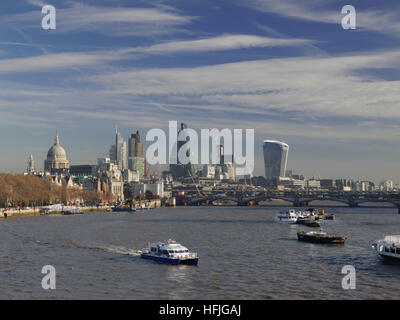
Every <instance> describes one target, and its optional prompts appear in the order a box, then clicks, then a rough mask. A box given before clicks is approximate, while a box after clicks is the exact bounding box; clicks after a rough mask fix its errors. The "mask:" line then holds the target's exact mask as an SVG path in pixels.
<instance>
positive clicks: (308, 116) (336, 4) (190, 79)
mask: <svg viewBox="0 0 400 320" xmlns="http://www.w3.org/2000/svg"><path fill="white" fill-rule="evenodd" d="M46 4H50V5H53V6H54V7H55V8H56V29H55V30H43V29H42V26H41V21H42V18H43V17H44V15H43V14H42V13H41V11H42V7H43V6H44V5H46ZM345 5H353V6H354V7H355V9H356V14H357V16H356V29H355V30H352V29H349V30H345V29H343V28H342V25H341V21H342V18H343V17H344V16H345V14H342V13H341V11H342V7H343V6H345ZM399 89H400V2H399V1H398V0H382V1H370V0H358V1H354V3H352V2H351V0H350V1H336V0H320V1H314V0H304V1H291V0H290V1H289V0H280V1H274V0H226V1H225V0H165V1H163V0H158V1H151V0H146V1H134V0H86V1H65V0H63V1H60V0H49V2H43V1H42V0H18V1H15V0H12V1H11V0H2V1H1V3H0V150H1V153H0V172H22V171H24V170H25V168H26V165H27V159H28V156H29V154H30V153H32V154H33V156H34V158H35V161H36V166H37V169H42V168H43V161H44V159H45V156H46V154H47V150H48V149H49V148H50V146H51V145H52V144H53V141H54V136H55V134H56V131H58V132H59V134H60V142H61V144H62V146H63V147H64V148H65V149H66V151H67V154H68V158H69V160H70V162H71V164H86V163H90V164H95V163H96V159H97V158H98V157H104V156H107V155H108V150H109V148H110V145H111V144H112V143H113V142H114V139H115V138H114V137H115V126H118V128H119V131H120V132H121V133H122V134H123V135H124V137H125V139H128V138H129V136H130V134H131V133H134V132H136V130H139V131H140V132H141V136H142V139H144V137H145V136H146V132H147V131H148V130H149V129H151V128H162V129H166V128H167V127H168V121H169V120H174V121H178V122H181V121H183V122H185V123H186V124H187V125H188V126H189V127H191V128H194V129H196V130H200V129H201V128H210V129H211V128H218V129H224V128H230V129H255V160H256V165H255V175H263V173H264V170H263V158H262V142H263V140H266V139H274V140H280V141H284V142H286V143H288V144H289V146H290V150H289V157H288V169H292V170H293V171H294V172H295V173H301V174H304V175H305V176H307V177H311V176H320V177H321V178H349V177H351V178H354V179H365V180H374V181H376V182H379V181H380V180H382V179H387V178H390V179H393V180H394V181H395V182H398V183H399V182H400V170H399V168H400V163H399V159H400V131H399V122H400V90H399Z"/></svg>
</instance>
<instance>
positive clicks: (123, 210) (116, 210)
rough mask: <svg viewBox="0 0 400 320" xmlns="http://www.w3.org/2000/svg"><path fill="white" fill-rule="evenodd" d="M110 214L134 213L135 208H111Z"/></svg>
mask: <svg viewBox="0 0 400 320" xmlns="http://www.w3.org/2000/svg"><path fill="white" fill-rule="evenodd" d="M112 212H136V209H135V208H112Z"/></svg>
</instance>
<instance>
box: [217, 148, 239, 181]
mask: <svg viewBox="0 0 400 320" xmlns="http://www.w3.org/2000/svg"><path fill="white" fill-rule="evenodd" d="M219 155H220V166H221V175H222V179H227V180H235V167H234V165H233V155H231V154H225V153H224V147H223V146H222V145H220V146H219Z"/></svg>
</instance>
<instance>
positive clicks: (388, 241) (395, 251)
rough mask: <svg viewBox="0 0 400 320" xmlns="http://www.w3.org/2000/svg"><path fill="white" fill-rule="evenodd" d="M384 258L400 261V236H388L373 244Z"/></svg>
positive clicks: (389, 260)
mask: <svg viewBox="0 0 400 320" xmlns="http://www.w3.org/2000/svg"><path fill="white" fill-rule="evenodd" d="M372 249H374V250H375V251H376V252H377V253H378V254H379V255H380V256H381V257H382V258H383V259H384V260H386V261H388V262H396V263H399V262H400V236H399V235H395V236H386V237H385V238H384V239H383V240H378V241H376V242H375V243H374V244H373V245H372Z"/></svg>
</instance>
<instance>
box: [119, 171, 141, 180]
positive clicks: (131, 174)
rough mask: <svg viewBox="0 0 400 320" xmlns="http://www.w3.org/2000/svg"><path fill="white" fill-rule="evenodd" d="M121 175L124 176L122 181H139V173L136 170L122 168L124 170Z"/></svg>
mask: <svg viewBox="0 0 400 320" xmlns="http://www.w3.org/2000/svg"><path fill="white" fill-rule="evenodd" d="M122 176H123V178H124V182H128V183H131V182H139V179H140V177H139V173H138V172H137V171H132V170H129V169H126V170H124V172H123V173H122Z"/></svg>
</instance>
